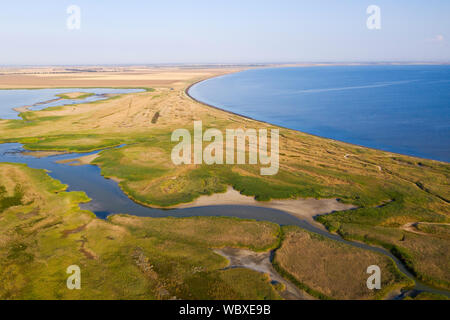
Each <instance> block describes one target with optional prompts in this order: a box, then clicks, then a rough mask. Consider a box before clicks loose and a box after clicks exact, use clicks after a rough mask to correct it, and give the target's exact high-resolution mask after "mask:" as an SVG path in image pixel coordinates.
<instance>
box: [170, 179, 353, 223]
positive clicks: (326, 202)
mask: <svg viewBox="0 0 450 320" xmlns="http://www.w3.org/2000/svg"><path fill="white" fill-rule="evenodd" d="M214 205H241V206H254V207H264V208H272V209H277V210H281V211H285V212H287V213H290V214H292V215H294V216H296V217H297V218H299V219H302V220H307V221H308V222H310V223H314V224H315V225H317V226H321V227H322V228H323V226H322V225H321V224H319V223H317V222H316V221H315V220H314V217H315V216H317V215H321V214H327V213H331V212H333V211H342V210H349V209H353V208H355V206H354V205H351V204H345V203H341V202H339V201H337V200H336V199H311V198H309V199H292V200H272V201H267V202H263V201H256V200H255V199H254V198H253V197H248V196H244V195H242V194H240V193H239V192H238V191H236V190H234V189H233V188H231V187H230V188H228V190H227V192H225V193H216V194H213V195H211V196H201V197H199V198H197V199H196V200H194V201H193V202H191V203H188V204H181V205H178V206H176V208H192V207H203V206H214Z"/></svg>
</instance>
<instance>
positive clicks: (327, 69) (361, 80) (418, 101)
mask: <svg viewBox="0 0 450 320" xmlns="http://www.w3.org/2000/svg"><path fill="white" fill-rule="evenodd" d="M189 94H190V95H191V96H192V97H194V98H196V99H197V100H200V101H203V102H205V103H207V104H211V105H214V106H217V107H219V108H222V109H225V110H228V111H232V112H235V113H238V114H242V115H245V116H248V117H251V118H254V119H257V120H262V121H266V122H270V123H273V124H276V125H280V126H283V127H287V128H291V129H295V130H299V131H302V132H307V133H311V134H315V135H319V136H322V137H327V138H332V139H336V140H340V141H345V142H349V143H353V144H357V145H363V146H367V147H371V148H376V149H382V150H386V151H391V152H396V153H401V154H406V155H413V156H418V157H423V158H429V159H435V160H441V161H447V162H449V161H450V66H447V65H405V66H400V65H395V66H393V65H384V66H381V65H377V66H323V67H295V68H270V69H254V70H248V71H243V72H240V73H235V74H230V75H225V76H221V77H217V78H213V79H209V80H206V81H203V82H200V83H199V84H196V85H194V86H193V87H192V88H191V89H190V91H189Z"/></svg>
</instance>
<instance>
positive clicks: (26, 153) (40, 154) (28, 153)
mask: <svg viewBox="0 0 450 320" xmlns="http://www.w3.org/2000/svg"><path fill="white" fill-rule="evenodd" d="M65 153H66V152H63V151H24V152H22V154H23V155H24V156H32V157H35V158H47V157H51V156H59V155H62V154H65Z"/></svg>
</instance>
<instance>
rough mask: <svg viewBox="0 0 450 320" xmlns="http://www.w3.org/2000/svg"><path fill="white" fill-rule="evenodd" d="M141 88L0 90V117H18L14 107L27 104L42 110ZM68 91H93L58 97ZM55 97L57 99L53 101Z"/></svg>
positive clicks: (136, 90)
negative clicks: (79, 95)
mask: <svg viewBox="0 0 450 320" xmlns="http://www.w3.org/2000/svg"><path fill="white" fill-rule="evenodd" d="M140 91H143V90H142V89H115V88H90V89H82V88H68V89H32V90H30V89H18V90H0V119H20V117H19V113H18V112H17V111H15V110H13V109H14V108H20V107H25V106H28V107H30V110H42V109H45V108H48V107H57V106H63V105H70V104H79V103H86V102H93V101H99V100H105V99H107V98H108V96H106V95H108V94H123V93H133V92H140ZM69 92H85V93H94V95H92V96H89V97H87V98H85V99H58V97H57V96H56V95H57V94H62V93H69ZM55 99H58V100H57V101H55Z"/></svg>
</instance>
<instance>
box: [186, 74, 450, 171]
mask: <svg viewBox="0 0 450 320" xmlns="http://www.w3.org/2000/svg"><path fill="white" fill-rule="evenodd" d="M271 68H273V69H278V68H277V67H275V68H274V67H271ZM279 68H301V67H300V66H286V67H279ZM247 70H250V69H245V70H240V71H235V72H231V73H228V74H236V73H240V72H243V71H247ZM221 76H224V75H219V76H212V77H208V78H205V79H202V80H198V81H196V82H194V83H192V84H190V85H189V86H187V87H186V88H185V90H184V93H185V95H186V96H187V97H189V98H190V99H192V100H193V101H195V102H197V103H200V104H202V105H204V106H207V107H210V108H213V109H216V110H220V111H223V112H226V113H228V114H232V115H235V116H238V117H241V118H244V119H248V120H252V121H256V122H260V123H264V124H266V125H270V126H273V127H278V128H281V129H285V130H290V131H294V132H297V133H301V134H306V135H309V136H312V137H316V138H320V139H326V140H329V141H332V142H337V143H344V144H347V145H350V146H353V147H358V148H365V149H369V150H373V151H377V152H385V153H390V154H392V155H398V156H404V157H410V158H416V159H422V160H428V161H435V162H439V163H444V164H449V163H450V162H447V161H442V160H436V159H430V158H423V157H419V156H413V155H408V154H403V153H397V152H392V151H387V150H383V149H377V148H373V147H367V146H364V145H360V144H356V143H352V142H346V141H341V140H336V139H334V138H329V137H325V136H320V135H317V134H313V133H308V132H304V131H301V130H297V129H292V128H288V127H285V126H282V125H278V124H273V123H270V122H268V121H264V120H258V119H255V118H252V117H250V116H246V115H244V114H240V113H237V112H234V111H229V110H226V109H224V108H223V107H218V106H215V105H212V104H209V103H207V102H203V101H201V100H198V99H197V98H194V97H193V96H192V95H191V94H190V93H189V90H190V89H191V88H192V87H193V86H195V85H197V84H200V83H202V82H206V81H208V80H211V79H215V78H218V77H221Z"/></svg>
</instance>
